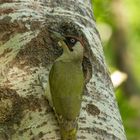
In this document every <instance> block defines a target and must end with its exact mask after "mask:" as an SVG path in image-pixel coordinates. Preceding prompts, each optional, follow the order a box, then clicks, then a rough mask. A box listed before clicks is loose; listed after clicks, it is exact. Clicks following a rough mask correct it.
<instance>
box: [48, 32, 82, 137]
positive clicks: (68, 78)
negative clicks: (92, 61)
mask: <svg viewBox="0 0 140 140" xmlns="http://www.w3.org/2000/svg"><path fill="white" fill-rule="evenodd" d="M53 36H54V38H56V40H57V41H58V45H59V46H60V47H61V48H62V49H63V53H62V55H61V56H60V57H58V58H57V59H56V60H55V62H54V63H53V65H52V68H51V70H50V73H49V81H48V83H49V85H48V86H49V88H47V89H49V90H47V92H49V93H47V96H48V97H47V98H48V100H49V103H50V105H51V106H52V107H53V110H54V112H55V114H56V117H57V120H58V124H59V127H60V135H61V139H62V140H77V131H78V118H79V114H80V109H81V103H82V95H83V90H84V73H83V69H82V61H83V55H84V46H83V43H82V41H81V40H80V39H79V38H78V37H76V36H71V35H66V36H64V35H61V34H60V33H58V32H53Z"/></svg>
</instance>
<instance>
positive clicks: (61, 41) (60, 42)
mask: <svg viewBox="0 0 140 140" xmlns="http://www.w3.org/2000/svg"><path fill="white" fill-rule="evenodd" d="M49 32H50V34H51V37H52V38H53V39H54V40H56V41H58V45H59V46H60V47H62V48H64V47H66V44H65V42H64V40H65V37H64V36H63V35H61V34H60V33H59V32H56V31H53V30H50V29H49Z"/></svg>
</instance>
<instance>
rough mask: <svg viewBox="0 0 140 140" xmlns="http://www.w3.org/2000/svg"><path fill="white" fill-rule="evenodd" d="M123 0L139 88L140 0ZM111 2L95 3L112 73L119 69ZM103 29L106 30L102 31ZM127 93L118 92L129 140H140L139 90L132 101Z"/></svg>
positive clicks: (130, 50)
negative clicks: (113, 44)
mask: <svg viewBox="0 0 140 140" xmlns="http://www.w3.org/2000/svg"><path fill="white" fill-rule="evenodd" d="M120 1H121V4H122V7H121V10H122V11H123V14H124V17H125V18H124V19H123V20H124V21H126V22H125V29H126V33H127V34H126V39H127V44H128V45H127V53H128V56H129V58H128V59H129V63H130V66H131V72H132V74H133V77H134V79H135V81H136V83H137V85H140V74H139V73H140V65H139V62H140V49H139V47H140V12H139V10H140V0H134V1H133V0H116V2H120ZM112 2H113V0H92V3H93V11H94V15H95V18H96V22H97V27H98V30H99V32H100V35H101V38H102V42H103V46H104V52H105V56H106V61H107V64H108V66H109V68H110V71H111V72H113V71H115V70H117V67H116V64H115V61H114V54H115V52H113V47H114V46H112V45H111V43H110V41H111V35H112V32H113V31H114V30H115V28H116V26H115V21H114V17H113V15H112ZM118 12H119V11H118ZM100 27H103V28H101V29H100ZM104 27H105V28H104ZM106 36H107V37H108V38H107V37H106ZM124 92H125V91H123V88H122V87H121V86H120V87H119V88H117V89H116V97H117V100H118V105H119V108H120V112H121V116H122V119H123V123H124V127H125V131H126V135H127V139H128V140H140V90H137V93H132V95H131V96H130V97H129V98H128V97H127V93H124Z"/></svg>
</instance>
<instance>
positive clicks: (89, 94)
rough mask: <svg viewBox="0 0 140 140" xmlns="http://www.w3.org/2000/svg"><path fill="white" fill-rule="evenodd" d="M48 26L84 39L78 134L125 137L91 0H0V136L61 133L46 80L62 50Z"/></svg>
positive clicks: (110, 139) (49, 137)
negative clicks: (82, 90) (83, 83)
mask: <svg viewBox="0 0 140 140" xmlns="http://www.w3.org/2000/svg"><path fill="white" fill-rule="evenodd" d="M48 29H49V30H50V29H52V30H56V31H59V32H61V33H62V34H70V35H76V36H79V37H82V38H83V40H84V47H85V54H84V56H85V57H84V62H83V67H84V73H85V81H86V85H85V91H84V96H83V101H82V108H81V113H80V118H79V130H78V139H79V140H103V139H105V140H126V137H125V132H124V128H123V125H122V120H121V117H120V114H119V110H118V106H117V103H116V100H115V96H114V92H113V86H112V83H111V80H110V77H109V74H108V70H107V66H106V64H105V61H104V55H103V50H102V44H101V41H100V37H99V35H98V32H97V30H96V25H95V20H94V19H93V14H92V9H91V2H90V0H53V1H52V0H1V1H0V99H1V100H0V139H5V140H6V139H10V140H28V139H31V140H43V139H44V140H58V139H60V134H59V126H58V124H57V121H56V118H55V115H54V113H53V110H52V109H51V107H50V106H49V104H48V102H47V99H46V97H45V90H46V88H45V86H46V85H47V81H48V74H49V71H50V68H51V66H52V64H53V62H54V60H55V59H56V58H57V57H58V56H60V55H61V53H62V50H61V49H59V47H58V45H57V42H55V41H54V40H53V39H52V38H51V35H50V34H49V32H48Z"/></svg>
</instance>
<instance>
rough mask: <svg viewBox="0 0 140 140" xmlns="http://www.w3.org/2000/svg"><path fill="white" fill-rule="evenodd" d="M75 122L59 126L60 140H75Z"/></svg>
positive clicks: (62, 123) (71, 121) (69, 121)
mask: <svg viewBox="0 0 140 140" xmlns="http://www.w3.org/2000/svg"><path fill="white" fill-rule="evenodd" d="M77 128H78V126H77V121H74V120H67V121H64V120H63V122H61V124H60V134H61V139H62V140H77Z"/></svg>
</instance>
